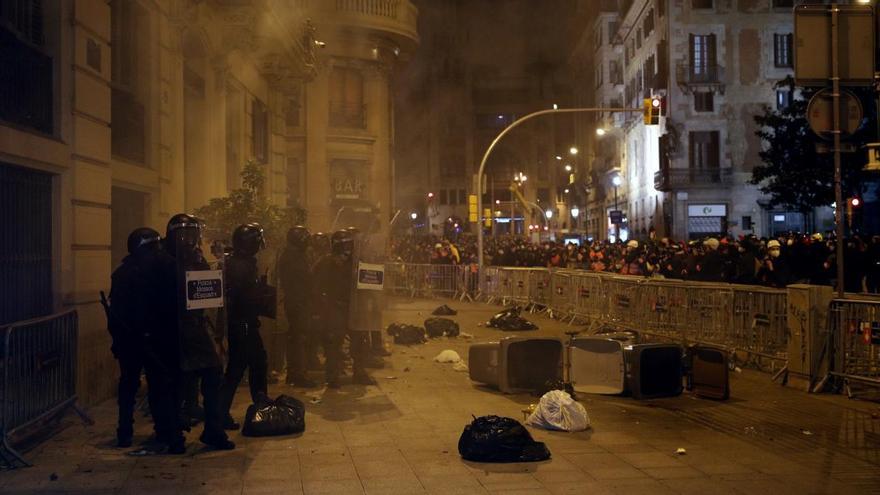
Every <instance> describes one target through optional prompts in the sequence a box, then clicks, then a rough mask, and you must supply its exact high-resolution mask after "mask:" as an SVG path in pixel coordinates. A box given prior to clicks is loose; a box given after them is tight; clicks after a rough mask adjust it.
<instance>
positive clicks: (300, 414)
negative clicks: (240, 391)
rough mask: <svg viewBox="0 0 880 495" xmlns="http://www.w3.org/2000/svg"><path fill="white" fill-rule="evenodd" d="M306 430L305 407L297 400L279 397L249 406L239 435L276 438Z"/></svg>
mask: <svg viewBox="0 0 880 495" xmlns="http://www.w3.org/2000/svg"><path fill="white" fill-rule="evenodd" d="M305 429H306V406H305V405H304V404H303V403H302V402H300V401H299V400H297V399H295V398H293V397H290V396H287V395H279V396H278V398H276V399H275V400H271V399H269V398H268V397H266V398H264V399H263V400H261V401H258V402H257V403H255V404H251V405H250V406H249V407H248V409H247V413H246V414H245V417H244V426H242V429H241V434H242V435H244V436H246V437H277V436H282V435H290V434H292V433H302V432H303V431H304V430H305Z"/></svg>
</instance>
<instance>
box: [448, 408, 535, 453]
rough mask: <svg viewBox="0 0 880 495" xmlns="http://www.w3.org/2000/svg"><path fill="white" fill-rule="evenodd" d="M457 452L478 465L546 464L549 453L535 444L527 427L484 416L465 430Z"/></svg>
mask: <svg viewBox="0 0 880 495" xmlns="http://www.w3.org/2000/svg"><path fill="white" fill-rule="evenodd" d="M458 453H459V454H460V455H461V457H462V458H463V459H465V460H468V461H475V462H535V461H546V460H547V459H549V458H550V451H549V450H548V449H547V446H546V445H544V443H543V442H536V441H535V440H534V439H533V438H532V435H531V434H529V431H528V430H526V428H525V426H523V425H522V424H520V423H519V421H517V420H515V419H513V418H505V417H500V416H481V417H479V418H474V420H473V422H471V424H469V425H467V426H465V427H464V431H462V432H461V437H459V439H458Z"/></svg>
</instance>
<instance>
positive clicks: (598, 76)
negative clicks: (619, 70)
mask: <svg viewBox="0 0 880 495" xmlns="http://www.w3.org/2000/svg"><path fill="white" fill-rule="evenodd" d="M601 85H602V65H601V64H600V65H597V66H596V87H597V88H598V87H599V86H601Z"/></svg>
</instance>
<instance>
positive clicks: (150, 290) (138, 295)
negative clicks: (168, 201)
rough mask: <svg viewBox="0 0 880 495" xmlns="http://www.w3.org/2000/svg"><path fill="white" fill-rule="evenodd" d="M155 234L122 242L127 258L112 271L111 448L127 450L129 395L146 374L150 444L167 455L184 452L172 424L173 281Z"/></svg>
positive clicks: (136, 234)
mask: <svg viewBox="0 0 880 495" xmlns="http://www.w3.org/2000/svg"><path fill="white" fill-rule="evenodd" d="M160 247H161V246H160V240H159V233H158V232H156V231H155V230H153V229H149V228H140V229H136V230H134V231H133V232H132V233H131V234H130V235H129V237H128V252H129V255H128V256H126V257H125V259H123V260H122V265H121V266H119V268H117V269H116V271H114V272H113V276H112V286H111V289H110V301H111V306H110V307H109V310H108V316H109V326H110V332H111V335H112V337H113V347H112V351H113V355H114V356H115V357H116V358H117V359H118V360H119V367H120V372H121V373H120V377H119V390H118V396H117V399H118V404H119V422H118V428H117V430H116V438H117V445H118V446H119V447H130V446H131V443H132V434H133V424H134V404H135V395H136V394H137V390H138V388H140V377H141V370H144V371H146V375H147V384H148V385H149V391H148V395H147V398H148V401H149V404H150V412H151V414H152V416H153V422H154V429H155V432H156V439H157V440H158V441H159V442H160V443H162V444H164V445H165V446H166V447H167V451H168V452H169V453H172V454H181V453H183V452H184V450H185V449H184V438H183V435H182V433H181V430H180V424H179V422H178V420H177V405H176V399H175V397H176V396H177V394H176V387H177V379H178V372H177V355H176V353H175V352H174V351H173V350H174V349H175V348H176V346H174V345H173V344H174V341H175V339H176V337H177V336H176V333H175V327H176V321H175V320H176V306H175V300H174V295H175V287H174V279H173V278H171V277H163V275H164V274H167V273H168V271H167V270H163V269H162V267H163V266H168V265H169V264H172V265H173V263H174V261H173V260H171V259H170V257H168V256H167V254H165V253H163V252H162V251H161V249H160Z"/></svg>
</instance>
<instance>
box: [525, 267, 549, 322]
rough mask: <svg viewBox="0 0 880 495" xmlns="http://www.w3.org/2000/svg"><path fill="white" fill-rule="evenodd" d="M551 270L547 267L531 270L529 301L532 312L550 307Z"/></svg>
mask: <svg viewBox="0 0 880 495" xmlns="http://www.w3.org/2000/svg"><path fill="white" fill-rule="evenodd" d="M550 285H551V283H550V270H547V269H546V268H532V269H531V270H529V303H530V304H531V305H532V312H535V311H544V310H546V309H547V308H549V307H550V294H551V293H552V288H551V286H550Z"/></svg>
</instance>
